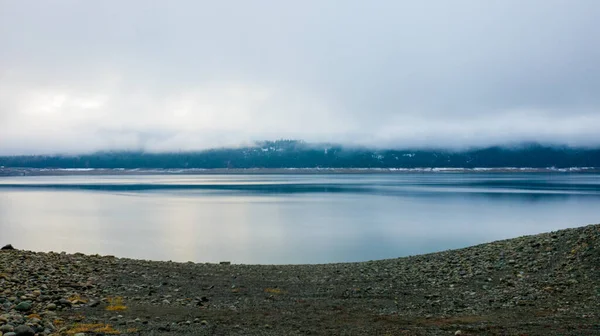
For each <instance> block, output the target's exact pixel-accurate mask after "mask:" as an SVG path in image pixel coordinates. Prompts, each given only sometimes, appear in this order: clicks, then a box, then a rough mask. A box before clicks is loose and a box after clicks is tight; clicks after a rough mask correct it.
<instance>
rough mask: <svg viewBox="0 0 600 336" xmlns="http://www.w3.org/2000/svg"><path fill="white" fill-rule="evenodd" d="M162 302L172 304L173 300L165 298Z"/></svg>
mask: <svg viewBox="0 0 600 336" xmlns="http://www.w3.org/2000/svg"><path fill="white" fill-rule="evenodd" d="M162 303H163V304H171V301H169V300H167V299H164V300H162Z"/></svg>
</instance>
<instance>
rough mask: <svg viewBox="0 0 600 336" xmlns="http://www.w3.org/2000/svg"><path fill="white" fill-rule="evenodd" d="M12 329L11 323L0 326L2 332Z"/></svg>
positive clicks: (13, 328)
mask: <svg viewBox="0 0 600 336" xmlns="http://www.w3.org/2000/svg"><path fill="white" fill-rule="evenodd" d="M14 330H15V327H13V326H12V325H11V324H5V325H3V326H1V327H0V331H1V332H3V333H7V332H11V331H14Z"/></svg>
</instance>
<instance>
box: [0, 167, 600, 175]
mask: <svg viewBox="0 0 600 336" xmlns="http://www.w3.org/2000/svg"><path fill="white" fill-rule="evenodd" d="M410 173H412V174H419V173H600V168H598V167H569V168H554V167H548V168H517V167H499V168H485V167H480V168H450V167H446V168H444V167H441V168H232V169H227V168H214V169H201V168H187V169H146V168H138V169H124V168H4V167H2V168H0V176H68V175H246V174H248V175H262V174H265V175H266V174H410Z"/></svg>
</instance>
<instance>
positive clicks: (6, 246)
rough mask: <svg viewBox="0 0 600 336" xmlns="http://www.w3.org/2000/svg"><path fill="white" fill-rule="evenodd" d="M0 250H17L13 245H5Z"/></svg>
mask: <svg viewBox="0 0 600 336" xmlns="http://www.w3.org/2000/svg"><path fill="white" fill-rule="evenodd" d="M0 250H16V249H15V248H14V247H13V246H12V245H11V244H8V245H4V246H2V248H0Z"/></svg>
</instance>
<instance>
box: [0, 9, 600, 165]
mask: <svg viewBox="0 0 600 336" xmlns="http://www.w3.org/2000/svg"><path fill="white" fill-rule="evenodd" d="M279 138H294V139H304V140H306V141H311V142H312V141H319V142H320V141H327V142H340V143H347V144H360V145H373V146H393V147H411V146H437V147H440V146H442V147H445V146H449V147H456V146H484V145H489V144H502V143H514V142H519V141H541V142H554V143H565V144H571V145H600V1H598V0H589V1H586V0H564V1H555V0H515V1H510V0H485V1H481V0H472V1H461V0H452V1H445V0H438V1H423V0H412V1H400V0H389V1H383V0H381V1H365V0H360V1H350V0H337V1H328V0H315V1H312V0H302V1H295V0H294V1H276V0H271V1H259V0H251V1H250V0H248V1H246V0H239V1H227V0H222V1H212V0H211V1H177V0H175V1H166V0H165V1H147V0H140V1H131V0H125V1H122V0H119V1H107V0H95V1H92V0H89V1H84V0H81V1H54V0H48V1H39V0H35V1H26V0H0V154H18V153H55V152H64V153H67V152H68V153H74V152H84V151H85V152H87V151H95V150H101V149H146V150H161V151H162V150H193V149H202V148H206V147H213V146H222V145H238V144H247V143H251V142H253V141H255V140H266V139H279Z"/></svg>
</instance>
